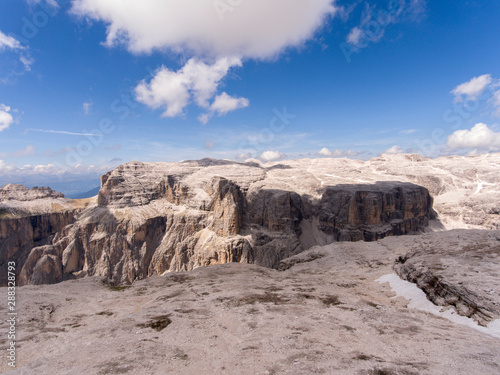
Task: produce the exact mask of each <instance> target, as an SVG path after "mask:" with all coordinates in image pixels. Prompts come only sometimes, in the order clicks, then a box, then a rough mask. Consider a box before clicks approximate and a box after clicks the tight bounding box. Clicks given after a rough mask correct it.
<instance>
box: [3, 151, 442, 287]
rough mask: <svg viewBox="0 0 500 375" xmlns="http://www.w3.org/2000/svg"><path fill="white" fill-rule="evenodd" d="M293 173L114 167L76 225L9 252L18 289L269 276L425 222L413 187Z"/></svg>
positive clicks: (222, 167)
mask: <svg viewBox="0 0 500 375" xmlns="http://www.w3.org/2000/svg"><path fill="white" fill-rule="evenodd" d="M297 173H303V171H301V170H300V169H298V168H296V167H292V166H287V165H280V164H277V165H272V166H264V165H260V164H256V163H236V162H230V161H217V160H201V161H191V162H183V163H171V164H166V163H150V164H146V163H139V162H132V163H128V164H125V165H122V166H120V167H118V168H117V169H115V170H113V171H111V172H109V173H107V174H106V175H104V176H103V177H102V179H101V182H102V187H101V189H100V191H99V195H98V197H97V201H96V203H94V204H91V205H89V206H88V207H87V208H86V209H84V210H82V211H81V212H80V213H78V215H77V218H76V220H73V217H72V218H71V219H69V217H68V222H67V223H66V226H64V225H63V226H62V227H57V231H56V232H57V234H56V233H52V232H51V234H55V235H54V236H53V237H52V238H50V240H47V241H45V242H40V243H36V244H35V245H36V246H32V242H29V241H28V242H27V243H26V244H25V246H24V247H23V248H22V249H23V250H17V251H18V253H19V254H22V255H18V256H17V259H19V260H20V268H21V272H20V275H19V283H20V284H21V285H26V284H40V283H53V282H59V281H63V280H66V279H70V278H78V277H83V276H92V275H99V276H104V277H106V278H108V279H109V280H110V282H112V283H115V284H120V283H127V284H128V283H132V282H134V281H135V280H139V279H143V278H145V277H148V276H152V275H155V274H162V273H164V272H174V271H189V270H192V269H195V268H198V267H203V266H209V265H215V264H224V263H229V262H242V263H255V264H257V265H262V266H266V267H270V268H277V267H278V266H279V263H280V261H281V260H282V259H284V258H286V257H289V256H291V255H293V254H297V253H300V252H301V251H303V250H305V249H307V248H309V247H311V246H314V245H324V244H326V243H331V242H336V241H362V240H365V241H374V240H377V239H381V238H384V237H387V236H393V235H403V234H407V233H414V232H418V231H422V230H423V229H424V228H425V227H426V226H427V224H428V223H429V220H430V219H432V218H433V217H434V211H433V209H432V198H431V196H430V194H429V192H428V191H427V189H426V188H424V187H421V186H418V185H414V184H411V183H400V182H394V181H385V182H374V183H367V184H347V183H344V184H335V185H326V184H320V183H318V180H317V179H314V181H311V178H310V177H309V180H308V179H305V180H304V181H301V180H295V181H294V179H295V178H296V177H295V176H296V175H297ZM311 182H314V183H312V184H311ZM68 224H71V225H68ZM34 230H36V228H33V231H34ZM16 231H18V230H17V229H16ZM45 232H46V231H45ZM45 232H44V233H45ZM34 242H37V241H34ZM9 246H10V245H9ZM30 247H31V248H30ZM28 249H29V250H28ZM16 254H17V253H16Z"/></svg>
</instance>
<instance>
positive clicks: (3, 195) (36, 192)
mask: <svg viewBox="0 0 500 375" xmlns="http://www.w3.org/2000/svg"><path fill="white" fill-rule="evenodd" d="M44 198H64V194H62V193H58V192H56V191H54V190H52V189H51V188H49V187H34V188H32V189H30V188H28V187H26V186H23V185H14V184H8V185H5V186H3V187H1V188H0V201H7V200H16V201H33V200H35V199H44Z"/></svg>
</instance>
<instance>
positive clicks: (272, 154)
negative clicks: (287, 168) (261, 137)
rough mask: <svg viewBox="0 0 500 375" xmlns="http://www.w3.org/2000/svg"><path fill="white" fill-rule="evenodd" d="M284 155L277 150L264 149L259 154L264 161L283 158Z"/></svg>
mask: <svg viewBox="0 0 500 375" xmlns="http://www.w3.org/2000/svg"><path fill="white" fill-rule="evenodd" d="M283 157H284V155H283V154H282V153H281V152H279V151H264V152H263V153H262V154H260V158H261V159H262V160H264V161H273V160H278V159H281V158H283Z"/></svg>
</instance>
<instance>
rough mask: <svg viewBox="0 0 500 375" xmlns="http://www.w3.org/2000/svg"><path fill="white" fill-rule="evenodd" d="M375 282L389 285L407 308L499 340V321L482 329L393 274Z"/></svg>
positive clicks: (472, 321)
mask: <svg viewBox="0 0 500 375" xmlns="http://www.w3.org/2000/svg"><path fill="white" fill-rule="evenodd" d="M375 281H377V282H378V283H380V284H384V283H389V285H390V286H391V289H392V290H393V292H394V293H396V297H403V298H405V299H406V300H408V301H409V303H408V307H409V308H412V309H417V310H421V311H427V312H430V313H431V314H434V315H437V316H440V317H442V318H445V319H448V320H450V321H452V322H454V323H457V324H461V325H464V326H467V327H469V328H472V329H475V330H476V331H479V332H481V333H484V334H486V335H489V336H492V337H495V338H497V339H500V319H497V320H494V321H493V322H491V323H490V324H488V326H487V327H482V326H480V325H479V324H477V323H476V322H475V321H474V320H472V319H471V318H467V317H465V316H461V315H459V314H458V313H457V312H456V311H455V310H453V309H448V310H444V308H443V307H440V306H436V305H434V304H433V303H432V302H431V301H429V300H428V299H427V296H426V295H425V293H424V292H423V290H421V289H420V288H419V287H417V285H416V284H413V283H410V282H408V281H405V280H403V279H401V278H400V277H399V276H398V275H396V274H394V273H392V274H389V275H384V276H382V277H380V278H378V279H377V280H375ZM396 297H393V298H396Z"/></svg>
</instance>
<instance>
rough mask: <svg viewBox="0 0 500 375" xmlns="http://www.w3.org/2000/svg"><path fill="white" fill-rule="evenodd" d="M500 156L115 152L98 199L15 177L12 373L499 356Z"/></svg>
mask: <svg viewBox="0 0 500 375" xmlns="http://www.w3.org/2000/svg"><path fill="white" fill-rule="evenodd" d="M499 167H500V154H488V155H478V156H469V157H460V156H453V157H442V158H438V159H429V158H423V157H421V156H419V155H404V154H399V155H382V156H380V157H378V158H375V159H371V160H368V161H360V160H350V159H303V160H295V161H281V162H274V163H266V164H263V163H261V162H260V161H257V160H247V161H245V162H242V163H238V162H234V161H229V160H212V159H204V160H198V161H185V162H179V163H140V162H131V163H128V164H124V165H121V166H120V167H118V168H116V169H115V170H113V171H110V172H109V173H107V174H105V175H104V176H102V178H101V189H100V191H99V194H98V195H97V196H96V197H94V198H89V199H86V200H70V199H66V198H64V197H63V196H62V195H61V194H59V193H55V192H53V191H51V190H50V189H48V188H33V189H28V188H25V187H23V186H20V185H7V186H5V187H3V188H1V189H0V275H6V274H7V273H6V265H7V261H12V260H13V261H15V262H16V265H17V280H18V283H19V284H20V285H23V287H22V288H21V289H20V291H22V293H21V292H20V293H19V303H20V309H22V311H23V317H22V318H21V319H22V320H20V322H19V324H20V325H22V327H23V330H22V333H21V334H20V337H21V339H20V340H19V345H20V351H22V353H23V355H22V356H21V357H20V358H21V359H20V366H19V367H18V369H16V370H15V371H13V372H12V373H13V374H15V373H19V374H29V373H34V372H38V373H57V374H70V373H89V374H115V373H139V374H161V373H179V374H193V373H200V372H207V371H208V373H213V374H219V373H236V372H237V373H241V374H281V373H288V374H304V373H307V374H309V373H311V374H312V373H325V374H337V373H338V374H443V373H456V374H470V373H478V374H479V373H481V374H498V373H499V372H500V357H499V354H498V353H500V351H499V350H498V348H499V346H498V345H499V344H498V339H500V327H498V328H492V327H497V326H498V325H500V278H499V276H498V275H500V258H499V254H500V231H499V229H500V170H499ZM208 266H211V267H208ZM186 271H189V272H186ZM392 273H396V274H397V275H398V276H399V277H400V280H401V282H404V281H403V280H407V281H409V282H410V283H413V284H408V285H417V286H418V287H419V288H420V290H421V291H423V293H425V295H426V296H427V298H428V300H430V301H432V302H433V303H434V304H436V305H438V306H441V307H442V309H443V311H452V312H453V313H454V314H455V313H456V314H457V315H460V316H463V317H468V318H471V320H470V321H471V322H476V323H474V324H479V327H483V328H484V327H490V328H491V330H492V332H493V333H492V334H491V335H489V334H485V333H484V332H483V331H475V330H473V329H470V328H467V327H464V326H461V325H458V324H456V323H454V322H451V321H448V320H446V319H443V317H441V316H435V315H432V314H431V313H429V312H428V311H421V310H419V309H415V308H413V307H411V306H413V305H412V304H411V303H410V302H408V301H409V300H410V299H411V298H410V297H405V298H406V299H405V298H402V297H397V298H396V297H395V295H394V292H393V291H392V289H391V286H389V285H388V284H384V283H380V282H377V280H379V278H380V277H382V276H384V275H388V274H392ZM394 277H397V276H395V275H394ZM40 284H57V285H51V286H49V285H40ZM0 285H6V278H5V276H3V278H2V277H0ZM4 294H5V296H6V293H4ZM398 295H399V294H398ZM1 298H4V295H2V296H1ZM2 306H6V303H5V304H4V305H2ZM0 308H3V307H0ZM4 327H6V326H5V324H3V326H1V325H0V330H1V329H3V328H4ZM490 328H488V329H490ZM495 329H496V330H497V331H498V332H497V331H495ZM186 332H189V334H186ZM495 332H497V333H495ZM264 337H267V339H263V338H264ZM82 338H83V341H82ZM110 343H114V344H113V345H114V346H113V345H111V346H113V348H114V349H116V350H114V349H110ZM117 348H118V349H117ZM119 348H121V349H119ZM134 348H136V349H134ZM75 350H78V351H79V353H80V354H82V353H83V354H82V355H81V356H78V358H77V359H75V360H74V363H73V364H72V366H71V371H70V370H69V369H68V368H67V367H65V363H66V362H67V358H68V357H69V356H71V352H72V351H75ZM28 353H33V354H28ZM242 353H243V354H245V353H248V355H243V356H242ZM87 356H90V357H92V358H97V360H96V361H95V363H93V364H92V366H91V367H90V368H89V367H88V364H86V363H85V361H83V358H84V357H87ZM80 357H81V358H80ZM158 358H160V360H158ZM202 358H205V360H202ZM139 362H140V364H139ZM3 363H6V362H5V361H4V362H3ZM86 366H87V367H86ZM3 370H5V371H7V370H8V369H7V368H6V367H5V368H3ZM0 371H1V368H0ZM54 371H55V372H54Z"/></svg>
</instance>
